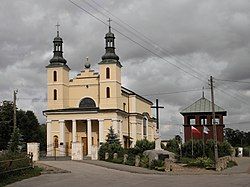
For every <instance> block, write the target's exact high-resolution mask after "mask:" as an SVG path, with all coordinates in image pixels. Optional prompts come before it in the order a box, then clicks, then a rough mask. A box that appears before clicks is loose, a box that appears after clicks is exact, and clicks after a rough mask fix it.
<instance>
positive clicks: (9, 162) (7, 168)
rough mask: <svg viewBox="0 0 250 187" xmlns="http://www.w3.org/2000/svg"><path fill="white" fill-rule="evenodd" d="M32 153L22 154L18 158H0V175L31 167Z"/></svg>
mask: <svg viewBox="0 0 250 187" xmlns="http://www.w3.org/2000/svg"><path fill="white" fill-rule="evenodd" d="M32 157H33V155H32V154H28V155H24V156H21V157H19V158H13V159H8V158H6V159H3V160H0V176H2V175H4V174H8V173H11V172H15V171H21V170H25V169H28V168H33V167H34V166H33V161H32Z"/></svg>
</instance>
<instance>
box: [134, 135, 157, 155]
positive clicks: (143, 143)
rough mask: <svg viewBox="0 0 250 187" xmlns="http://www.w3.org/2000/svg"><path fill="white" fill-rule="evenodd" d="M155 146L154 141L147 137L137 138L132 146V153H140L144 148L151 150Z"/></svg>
mask: <svg viewBox="0 0 250 187" xmlns="http://www.w3.org/2000/svg"><path fill="white" fill-rule="evenodd" d="M154 148H155V143H154V142H150V141H148V140H147V139H144V140H137V141H136V144H135V147H134V150H133V151H134V152H133V154H134V155H140V156H141V155H142V154H143V152H144V151H146V150H151V149H154Z"/></svg>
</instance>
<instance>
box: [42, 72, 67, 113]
mask: <svg viewBox="0 0 250 187" xmlns="http://www.w3.org/2000/svg"><path fill="white" fill-rule="evenodd" d="M54 71H56V72H57V81H54V80H53V78H54V76H53V74H54ZM47 82H48V90H47V95H48V96H47V98H48V109H59V108H67V107H68V94H69V93H68V84H69V75H68V70H66V69H65V68H64V67H55V68H48V69H47ZM54 89H56V90H57V100H54Z"/></svg>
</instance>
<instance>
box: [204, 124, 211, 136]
mask: <svg viewBox="0 0 250 187" xmlns="http://www.w3.org/2000/svg"><path fill="white" fill-rule="evenodd" d="M209 131H210V130H209V129H208V128H207V127H206V126H203V133H205V134H208V132H209Z"/></svg>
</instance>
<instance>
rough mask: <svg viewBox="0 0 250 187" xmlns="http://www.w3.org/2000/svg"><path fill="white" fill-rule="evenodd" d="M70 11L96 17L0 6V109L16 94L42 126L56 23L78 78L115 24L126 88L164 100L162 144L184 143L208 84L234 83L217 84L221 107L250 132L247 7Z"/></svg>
mask: <svg viewBox="0 0 250 187" xmlns="http://www.w3.org/2000/svg"><path fill="white" fill-rule="evenodd" d="M72 1H73V2H75V3H77V4H78V5H79V6H80V7H82V8H83V9H84V10H86V11H88V12H90V13H91V14H92V16H91V15H89V14H87V13H86V12H84V10H83V9H80V8H79V7H76V6H75V5H73V4H72V3H71V2H70V1H69V0H43V1H41V0H25V1H24V0H11V1H9V0H1V3H0V22H1V24H0V31H1V32H0V101H3V100H12V97H13V90H14V89H18V90H19V92H18V101H17V105H18V108H21V109H24V110H33V111H34V112H35V113H36V115H37V117H38V119H39V122H40V123H44V122H45V120H46V119H45V117H44V116H43V115H42V111H43V110H45V109H46V69H45V66H46V65H48V63H49V60H50V58H51V57H52V44H53V43H52V41H53V38H54V37H55V35H56V27H55V25H56V23H57V22H59V23H60V25H61V26H60V34H61V36H62V38H63V40H64V57H65V58H66V60H67V61H68V66H69V67H70V68H71V69H72V70H71V73H70V76H71V77H74V76H75V75H76V74H77V73H78V72H79V71H81V70H82V69H83V66H84V61H85V58H86V57H87V56H88V57H89V59H90V61H91V65H92V68H93V69H95V70H96V71H97V70H98V66H97V63H98V62H99V61H100V59H101V56H102V55H103V54H104V35H105V33H106V32H107V30H108V29H107V26H106V25H105V24H107V19H108V18H109V17H110V18H111V19H112V20H113V21H112V27H113V28H114V29H113V32H114V34H115V36H116V49H117V50H116V53H117V54H118V55H119V57H120V61H121V63H122V65H123V68H122V83H123V85H124V86H126V87H128V88H129V89H132V90H134V91H135V92H137V93H138V94H141V95H143V96H145V97H147V98H148V99H150V100H152V101H154V100H155V99H156V98H159V101H160V104H161V105H162V106H164V107H165V108H164V109H162V110H161V113H160V114H161V119H160V122H161V134H162V137H163V138H171V137H173V136H174V135H175V134H179V133H180V126H181V124H182V123H183V118H182V116H181V115H180V114H179V112H180V111H181V109H183V108H185V107H186V106H188V105H190V104H192V103H193V102H194V101H196V100H198V99H199V98H200V97H201V93H202V91H201V88H202V87H203V86H204V87H205V96H206V97H207V98H208V99H210V92H209V90H208V88H209V86H208V79H209V76H210V75H212V76H214V77H215V78H216V79H221V80H233V81H234V82H233V81H221V80H215V102H216V103H217V104H218V105H219V106H221V107H223V108H225V109H226V110H227V111H228V116H227V117H226V118H225V124H226V125H227V127H231V128H234V129H236V128H237V129H241V130H244V131H249V130H250V115H249V111H250V107H249V106H250V83H249V82H250V62H249V61H250V1H249V0H237V1H235V0H220V1H218V0H161V1H155V0H143V1H136V0H126V1H122V0H120V1H118V0H106V1H101V0H72ZM93 16H95V17H96V18H98V19H99V20H97V19H96V18H94V17H93ZM100 20H101V21H102V22H101V21H100ZM104 23H105V24H104ZM244 82H248V83H244ZM182 91H185V92H182ZM176 92H177V93H176ZM178 92H179V93H178ZM171 93H172V94H171Z"/></svg>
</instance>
